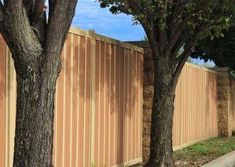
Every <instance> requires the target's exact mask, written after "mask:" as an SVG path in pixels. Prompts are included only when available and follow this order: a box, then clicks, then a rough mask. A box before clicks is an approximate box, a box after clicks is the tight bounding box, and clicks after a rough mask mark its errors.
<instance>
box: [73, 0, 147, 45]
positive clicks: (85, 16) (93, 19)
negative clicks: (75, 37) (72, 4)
mask: <svg viewBox="0 0 235 167" xmlns="http://www.w3.org/2000/svg"><path fill="white" fill-rule="evenodd" d="M72 26H74V27H79V28H81V29H85V30H95V31H96V33H98V34H102V35H105V36H108V37H111V38H115V39H118V40H121V41H133V40H140V39H143V38H144V36H145V33H144V31H143V28H142V27H141V26H140V25H133V24H132V17H131V16H127V15H125V14H118V15H113V14H111V13H110V12H109V10H108V9H103V8H100V6H99V3H97V2H95V0H79V1H78V5H77V8H76V14H75V17H74V19H73V22H72Z"/></svg>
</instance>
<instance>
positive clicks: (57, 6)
mask: <svg viewBox="0 0 235 167" xmlns="http://www.w3.org/2000/svg"><path fill="white" fill-rule="evenodd" d="M51 3H52V1H51ZM76 4H77V0H56V1H53V8H52V9H53V11H51V15H50V17H49V22H48V27H47V34H46V44H45V46H46V48H45V54H46V55H47V56H48V59H49V58H51V56H52V57H53V56H59V55H60V53H61V51H62V47H63V45H64V41H65V39H66V36H67V33H68V30H69V28H70V24H71V22H72V18H73V16H74V13H75V8H76ZM54 32H57V33H54ZM58 46H59V47H58Z"/></svg>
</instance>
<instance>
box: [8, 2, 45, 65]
mask: <svg viewBox="0 0 235 167" xmlns="http://www.w3.org/2000/svg"><path fill="white" fill-rule="evenodd" d="M5 10H6V13H7V15H6V17H5V18H4V29H5V30H6V31H7V32H5V34H7V36H4V39H5V41H6V42H7V44H8V45H10V46H9V47H10V50H11V52H12V53H13V54H14V55H13V58H14V59H15V60H17V61H20V62H19V63H21V64H24V65H27V66H31V67H32V68H33V67H34V66H36V65H37V63H36V62H37V61H38V59H39V56H40V55H41V52H42V47H41V44H40V43H39V41H37V40H35V39H37V37H36V35H35V33H34V32H33V30H32V28H31V25H30V22H29V19H28V15H27V12H26V10H25V8H24V6H23V1H22V0H8V3H7V6H6V7H5ZM16 50H17V51H20V52H19V53H16V52H15V51H16Z"/></svg>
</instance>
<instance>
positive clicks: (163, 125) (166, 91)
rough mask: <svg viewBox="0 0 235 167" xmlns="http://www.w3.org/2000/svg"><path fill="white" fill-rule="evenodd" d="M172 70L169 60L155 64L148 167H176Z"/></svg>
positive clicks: (161, 60) (159, 60)
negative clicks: (173, 132) (173, 137)
mask: <svg viewBox="0 0 235 167" xmlns="http://www.w3.org/2000/svg"><path fill="white" fill-rule="evenodd" d="M172 79H173V78H172V68H171V66H169V63H167V58H159V59H158V62H155V79H154V87H155V89H154V97H153V109H152V118H151V140H150V158H149V162H148V164H146V166H147V167H174V166H175V165H174V160H173V150H172V126H173V115H174V94H175V92H174V88H172V86H171V83H172Z"/></svg>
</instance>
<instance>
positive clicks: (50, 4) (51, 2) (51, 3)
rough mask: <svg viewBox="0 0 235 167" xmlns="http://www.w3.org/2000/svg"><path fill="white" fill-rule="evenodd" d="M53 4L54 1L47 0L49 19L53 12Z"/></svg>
mask: <svg viewBox="0 0 235 167" xmlns="http://www.w3.org/2000/svg"><path fill="white" fill-rule="evenodd" d="M54 3H55V0H49V18H50V17H51V15H52V12H53V11H54V5H55V4H54Z"/></svg>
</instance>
